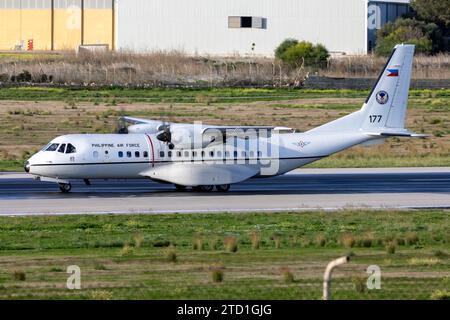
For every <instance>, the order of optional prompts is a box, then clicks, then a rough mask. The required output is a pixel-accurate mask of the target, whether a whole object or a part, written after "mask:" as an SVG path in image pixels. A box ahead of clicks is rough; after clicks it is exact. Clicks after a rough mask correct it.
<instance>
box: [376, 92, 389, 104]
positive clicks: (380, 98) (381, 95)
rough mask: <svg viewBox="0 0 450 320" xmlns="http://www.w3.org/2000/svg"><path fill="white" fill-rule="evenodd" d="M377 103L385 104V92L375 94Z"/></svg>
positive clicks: (386, 95)
mask: <svg viewBox="0 0 450 320" xmlns="http://www.w3.org/2000/svg"><path fill="white" fill-rule="evenodd" d="M376 98H377V102H378V103H379V104H386V103H387V102H388V100H389V95H388V93H387V92H386V91H379V92H378V93H377V97H376Z"/></svg>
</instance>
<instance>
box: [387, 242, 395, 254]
mask: <svg viewBox="0 0 450 320" xmlns="http://www.w3.org/2000/svg"><path fill="white" fill-rule="evenodd" d="M395 249H396V245H395V242H394V241H392V242H389V243H387V244H386V252H387V253H389V254H394V253H395Z"/></svg>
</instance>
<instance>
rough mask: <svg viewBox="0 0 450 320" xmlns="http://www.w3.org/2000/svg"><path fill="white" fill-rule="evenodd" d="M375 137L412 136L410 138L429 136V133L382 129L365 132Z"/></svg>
mask: <svg viewBox="0 0 450 320" xmlns="http://www.w3.org/2000/svg"><path fill="white" fill-rule="evenodd" d="M364 133H365V134H367V135H369V136H374V137H386V138H388V137H410V138H427V137H429V136H430V135H429V134H423V133H415V132H410V131H380V132H364Z"/></svg>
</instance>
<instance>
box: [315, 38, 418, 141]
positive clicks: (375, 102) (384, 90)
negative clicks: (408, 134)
mask: <svg viewBox="0 0 450 320" xmlns="http://www.w3.org/2000/svg"><path fill="white" fill-rule="evenodd" d="M413 56H414V45H410V44H398V45H396V46H395V48H394V50H393V51H392V54H391V56H390V57H389V59H388V61H387V63H386V65H385V66H384V68H383V70H382V71H381V74H380V75H379V77H378V79H377V82H376V83H375V85H374V86H373V88H372V91H371V92H370V94H369V96H368V97H367V99H366V102H365V103H364V104H363V106H362V108H361V109H360V110H358V111H357V112H354V113H352V114H349V115H347V116H345V117H342V118H339V119H337V120H334V121H331V122H329V123H326V124H324V125H322V126H320V127H317V128H314V129H311V130H309V131H308V132H342V131H356V130H360V131H364V132H371V131H372V132H378V131H381V130H382V131H386V129H388V131H403V130H404V127H405V116H406V107H407V105H408V93H409V85H410V79H411V70H412V62H413Z"/></svg>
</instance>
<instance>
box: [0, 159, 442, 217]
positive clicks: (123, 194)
mask: <svg viewBox="0 0 450 320" xmlns="http://www.w3.org/2000/svg"><path fill="white" fill-rule="evenodd" d="M346 207H358V208H425V207H426V208H450V168H394V169H300V170H296V171H294V173H290V174H287V175H283V176H279V177H274V178H269V179H252V180H249V181H246V182H244V183H240V184H236V185H233V186H232V187H231V190H230V191H229V192H228V193H225V194H223V193H218V192H209V193H204V192H194V191H191V190H188V191H185V192H176V191H175V189H174V187H173V186H172V185H170V184H167V185H166V184H158V183H154V182H152V181H149V180H107V181H105V180H99V181H95V180H94V181H92V185H91V186H86V185H85V184H84V183H83V182H82V181H72V191H71V193H69V194H62V193H61V192H59V189H58V186H57V185H56V184H54V183H47V182H40V181H34V180H33V179H31V177H30V176H28V175H25V174H0V215H33V214H84V213H88V214H93V213H172V212H180V213H188V212H223V211H236V212H240V211H242V212H245V211H262V210H264V211H277V210H309V209H325V210H335V209H342V208H346Z"/></svg>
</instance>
